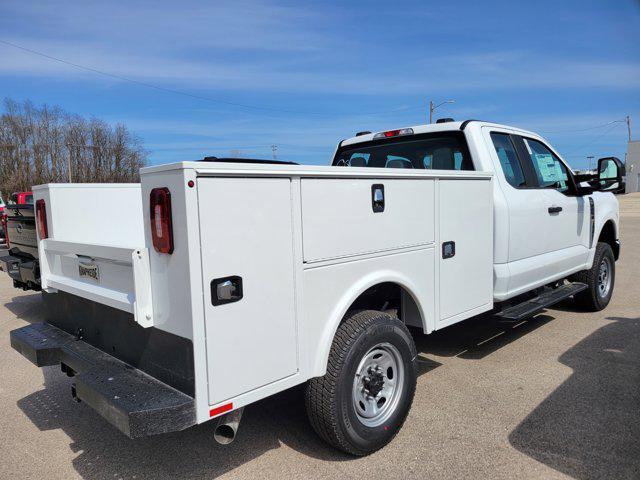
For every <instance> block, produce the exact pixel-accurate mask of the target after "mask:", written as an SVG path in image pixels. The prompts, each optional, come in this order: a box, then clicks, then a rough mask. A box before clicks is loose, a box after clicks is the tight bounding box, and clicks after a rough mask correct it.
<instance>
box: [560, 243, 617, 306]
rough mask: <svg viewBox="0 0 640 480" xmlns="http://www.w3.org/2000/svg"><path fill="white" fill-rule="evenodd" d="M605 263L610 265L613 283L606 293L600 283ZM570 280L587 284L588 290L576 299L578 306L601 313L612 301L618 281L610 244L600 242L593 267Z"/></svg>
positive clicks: (576, 296) (579, 294)
mask: <svg viewBox="0 0 640 480" xmlns="http://www.w3.org/2000/svg"><path fill="white" fill-rule="evenodd" d="M603 262H606V263H607V264H608V268H609V275H610V282H611V283H610V285H609V288H608V289H606V292H603V290H602V289H601V288H600V284H601V282H600V281H599V276H600V268H601V265H602V264H603ZM570 280H571V281H573V282H581V283H586V284H587V289H586V290H584V291H582V292H580V293H578V294H577V295H575V297H574V298H575V301H576V304H577V305H579V306H580V307H582V308H584V309H585V310H589V311H591V312H599V311H600V310H603V309H604V308H606V306H607V305H609V302H610V301H611V296H612V295H613V287H614V285H615V280H616V262H615V258H614V256H613V250H612V249H611V246H610V245H609V244H608V243H603V242H598V244H597V245H596V254H595V256H594V258H593V265H592V267H591V268H590V269H589V270H582V271H581V272H578V273H576V274H574V275H572V276H571V278H570Z"/></svg>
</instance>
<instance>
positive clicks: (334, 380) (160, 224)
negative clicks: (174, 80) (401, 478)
mask: <svg viewBox="0 0 640 480" xmlns="http://www.w3.org/2000/svg"><path fill="white" fill-rule="evenodd" d="M599 171H600V174H599V175H597V176H582V177H576V176H575V175H574V173H573V172H572V171H571V169H570V168H569V167H568V166H567V164H566V163H565V162H564V161H563V160H562V158H561V157H560V155H559V154H558V153H557V152H556V151H555V150H554V149H553V148H552V147H551V146H550V145H549V144H548V143H547V142H546V141H545V140H544V139H543V138H542V137H540V136H539V135H536V134H535V133H532V132H527V131H524V130H520V129H517V128H513V127H508V126H504V125H497V124H492V123H487V122H480V121H465V122H447V123H438V124H435V125H424V126H416V127H411V128H402V129H397V130H390V131H385V132H379V133H364V134H359V135H358V136H356V137H354V138H350V139H348V140H344V141H342V142H340V144H339V146H338V148H337V151H336V153H335V157H334V160H333V165H332V166H325V167H318V166H299V165H272V164H256V163H247V162H245V163H220V162H215V161H214V162H202V161H200V162H182V163H174V164H169V165H161V166H154V167H149V168H145V169H143V170H141V185H130V186H123V187H118V186H108V185H98V186H95V185H43V186H38V187H34V194H35V198H36V206H37V207H36V217H37V218H36V223H37V227H38V236H39V254H40V260H41V283H42V289H43V298H44V305H45V307H46V309H47V311H46V318H47V321H46V322H45V323H40V324H33V325H29V326H26V327H23V328H20V329H17V330H14V331H13V332H11V344H12V346H13V347H14V348H15V349H16V350H18V351H19V352H20V353H22V354H23V355H24V356H25V357H27V358H28V359H29V360H31V361H32V362H33V363H35V364H36V365H38V366H45V365H58V364H59V365H61V368H62V370H63V371H64V372H65V373H67V374H68V375H69V376H73V377H74V381H73V385H72V395H73V396H74V398H76V399H78V400H79V401H82V402H85V403H87V404H88V405H90V406H91V407H93V408H94V409H95V410H96V411H97V412H98V413H99V414H100V415H102V416H103V417H104V418H106V419H107V420H108V421H109V422H111V423H112V424H113V425H115V426H116V427H117V428H119V429H120V430H121V431H122V432H124V433H125V434H126V435H128V436H130V437H140V436H144V435H151V434H158V433H163V432H170V431H177V430H182V429H185V428H187V427H190V426H192V425H195V424H199V423H202V422H206V421H209V420H211V419H214V421H215V422H216V427H215V428H214V429H212V431H213V434H214V437H215V438H216V439H217V440H219V441H221V442H229V441H231V440H232V439H233V437H234V435H235V433H236V430H237V426H238V422H239V421H240V416H241V413H242V409H243V407H245V406H246V405H249V404H251V403H253V402H255V401H257V400H260V399H262V398H264V397H267V396H269V395H273V394H275V393H277V392H280V391H282V390H285V389H287V388H290V387H293V386H295V385H298V384H302V383H306V406H307V410H308V414H309V418H310V421H311V424H312V425H313V427H314V429H315V430H316V431H317V433H318V434H319V435H320V436H321V437H322V438H323V439H324V440H326V441H327V442H328V443H329V444H331V445H333V446H335V447H336V448H339V449H342V450H344V451H345V452H348V453H350V454H353V455H366V454H369V453H371V452H373V451H375V450H377V449H379V448H381V447H382V446H383V445H385V444H386V443H387V442H389V441H390V440H391V439H392V438H393V436H394V435H395V434H396V433H397V432H398V431H399V429H400V428H401V426H402V424H403V422H404V421H405V418H406V417H407V413H408V411H409V408H410V405H411V402H412V399H413V396H414V391H415V389H416V347H415V345H414V341H413V339H412V336H411V335H410V333H409V330H408V329H407V327H408V326H411V327H416V328H417V329H419V330H421V331H422V332H424V333H425V334H429V333H431V332H434V331H436V330H440V329H442V328H445V327H447V326H449V325H452V324H454V323H457V322H460V321H463V320H466V319H469V318H471V317H475V316H478V315H480V314H482V313H485V312H493V314H495V315H500V316H502V317H503V318H505V319H513V320H520V319H522V318H526V317H527V316H530V315H534V314H536V313H538V312H540V311H541V310H542V309H544V308H545V307H547V306H549V305H552V304H554V303H555V302H558V301H560V300H562V299H565V298H567V297H571V296H573V297H574V298H575V303H576V304H577V305H579V306H580V307H582V308H586V309H588V310H596V311H597V310H601V309H603V308H605V307H606V306H607V304H608V303H609V300H610V299H611V295H612V293H613V289H614V280H615V261H616V259H617V258H618V255H619V253H620V244H619V242H618V228H619V219H618V202H617V200H616V198H615V197H614V195H612V194H611V193H605V192H602V191H597V190H618V189H620V188H621V187H622V180H623V178H622V175H623V173H624V172H623V166H622V164H621V163H620V161H619V160H617V159H615V158H607V159H601V160H600V169H599ZM117 188H120V190H118V191H117V194H115V193H116V190H114V189H117ZM87 189H91V190H90V192H91V193H90V195H88V194H87ZM81 199H82V201H80V200H81ZM114 210H116V211H119V215H118V222H119V225H118V226H119V228H117V229H114V228H112V227H113V220H112V218H113V217H112V212H113V211H114ZM105 218H109V219H110V220H109V222H108V223H107V222H106V221H105ZM478 321H481V318H480V319H479V320H478ZM434 408H437V407H434Z"/></svg>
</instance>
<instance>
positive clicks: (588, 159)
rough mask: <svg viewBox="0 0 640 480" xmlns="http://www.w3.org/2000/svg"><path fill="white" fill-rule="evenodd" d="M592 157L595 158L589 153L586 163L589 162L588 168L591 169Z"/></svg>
mask: <svg viewBox="0 0 640 480" xmlns="http://www.w3.org/2000/svg"><path fill="white" fill-rule="evenodd" d="M594 158H595V157H594V156H593V155H589V156H588V157H587V161H588V163H589V167H588V170H591V160H593V159H594Z"/></svg>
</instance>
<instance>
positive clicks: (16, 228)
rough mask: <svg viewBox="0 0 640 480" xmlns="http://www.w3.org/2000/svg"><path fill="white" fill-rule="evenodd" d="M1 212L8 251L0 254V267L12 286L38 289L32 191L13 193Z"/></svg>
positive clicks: (36, 240) (38, 278)
mask: <svg viewBox="0 0 640 480" xmlns="http://www.w3.org/2000/svg"><path fill="white" fill-rule="evenodd" d="M3 213H4V215H3V220H2V223H3V227H4V228H3V231H4V236H5V241H6V244H7V248H8V251H7V254H6V255H3V256H1V257H0V270H3V271H5V272H6V273H7V274H8V275H9V276H10V277H11V278H12V279H13V286H14V287H16V288H22V289H24V290H40V267H39V264H38V239H37V236H36V222H35V210H34V205H33V194H32V193H31V192H18V193H14V194H13V195H12V196H11V201H10V203H9V204H8V205H6V206H5V209H4V212H3Z"/></svg>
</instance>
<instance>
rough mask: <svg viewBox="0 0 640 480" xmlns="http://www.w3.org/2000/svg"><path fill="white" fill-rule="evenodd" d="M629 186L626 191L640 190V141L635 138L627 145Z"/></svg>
mask: <svg viewBox="0 0 640 480" xmlns="http://www.w3.org/2000/svg"><path fill="white" fill-rule="evenodd" d="M625 164H626V170H627V188H626V190H625V191H626V193H631V192H638V191H640V141H638V140H635V141H631V142H629V143H628V146H627V159H626V162H625Z"/></svg>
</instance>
